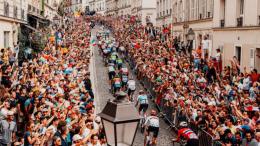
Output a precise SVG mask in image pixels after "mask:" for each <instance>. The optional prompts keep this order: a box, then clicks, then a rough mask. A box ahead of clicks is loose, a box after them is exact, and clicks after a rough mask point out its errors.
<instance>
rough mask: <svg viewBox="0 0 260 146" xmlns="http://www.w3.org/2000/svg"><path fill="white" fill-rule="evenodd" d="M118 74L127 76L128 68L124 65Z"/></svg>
mask: <svg viewBox="0 0 260 146" xmlns="http://www.w3.org/2000/svg"><path fill="white" fill-rule="evenodd" d="M120 74H121V75H128V68H127V67H126V65H122V68H121V69H120Z"/></svg>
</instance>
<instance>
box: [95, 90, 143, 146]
mask: <svg viewBox="0 0 260 146" xmlns="http://www.w3.org/2000/svg"><path fill="white" fill-rule="evenodd" d="M126 97H127V96H126V93H125V92H122V91H120V92H119V93H117V97H116V99H115V100H113V101H108V102H107V104H106V106H105V107H104V109H103V111H102V112H101V113H99V114H98V115H99V116H100V117H101V120H102V124H103V127H104V130H105V134H106V139H107V144H108V145H109V146H132V145H133V142H134V138H135V135H136V131H137V128H138V125H139V121H140V117H139V114H138V112H137V110H136V108H135V106H134V104H133V103H131V102H129V101H128V100H127V98H126Z"/></svg>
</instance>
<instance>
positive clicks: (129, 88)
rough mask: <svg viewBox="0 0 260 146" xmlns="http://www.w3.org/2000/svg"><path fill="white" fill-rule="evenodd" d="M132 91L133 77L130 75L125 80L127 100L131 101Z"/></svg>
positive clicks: (133, 88)
mask: <svg viewBox="0 0 260 146" xmlns="http://www.w3.org/2000/svg"><path fill="white" fill-rule="evenodd" d="M134 92H135V80H134V79H133V77H130V78H129V80H128V82H127V93H128V97H129V100H130V101H132V102H133V95H134Z"/></svg>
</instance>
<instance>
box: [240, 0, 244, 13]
mask: <svg viewBox="0 0 260 146" xmlns="http://www.w3.org/2000/svg"><path fill="white" fill-rule="evenodd" d="M239 12H240V15H242V14H244V0H240V9H239Z"/></svg>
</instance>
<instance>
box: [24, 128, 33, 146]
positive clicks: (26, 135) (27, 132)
mask: <svg viewBox="0 0 260 146" xmlns="http://www.w3.org/2000/svg"><path fill="white" fill-rule="evenodd" d="M29 136H31V133H30V131H26V132H25V135H24V146H32V145H31V144H30V143H29V141H28V137H29Z"/></svg>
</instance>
